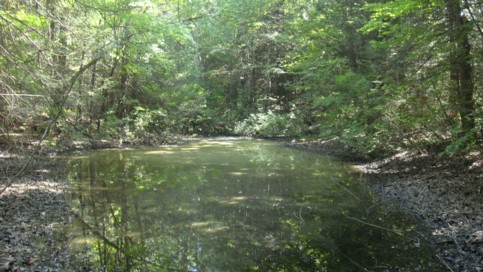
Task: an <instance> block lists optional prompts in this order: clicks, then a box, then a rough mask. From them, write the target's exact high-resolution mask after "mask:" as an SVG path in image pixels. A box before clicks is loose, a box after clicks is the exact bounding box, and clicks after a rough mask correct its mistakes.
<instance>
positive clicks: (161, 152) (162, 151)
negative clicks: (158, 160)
mask: <svg viewBox="0 0 483 272" xmlns="http://www.w3.org/2000/svg"><path fill="white" fill-rule="evenodd" d="M174 153H175V152H174V151H168V150H157V151H149V152H144V155H166V154H167V155H169V154H174Z"/></svg>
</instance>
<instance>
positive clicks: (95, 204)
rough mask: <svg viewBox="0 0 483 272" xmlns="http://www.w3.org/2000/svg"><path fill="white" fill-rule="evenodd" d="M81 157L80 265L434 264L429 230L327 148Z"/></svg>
mask: <svg viewBox="0 0 483 272" xmlns="http://www.w3.org/2000/svg"><path fill="white" fill-rule="evenodd" d="M88 155H89V156H88V159H82V160H76V159H72V160H71V161H70V166H71V170H70V173H71V180H72V184H73V185H72V187H73V190H72V199H73V206H75V207H76V221H77V222H78V224H76V229H75V230H73V233H74V234H73V235H74V236H75V237H73V239H72V251H73V252H77V253H78V256H83V258H81V260H80V261H79V263H77V264H76V266H77V267H80V266H82V267H85V268H86V269H92V270H96V271H363V270H365V269H367V270H373V271H387V270H397V269H411V270H412V271H414V270H420V271H424V270H428V269H437V268H438V264H437V262H436V261H434V260H433V259H432V257H431V250H430V248H429V246H428V243H427V242H426V241H425V240H424V238H422V237H424V230H422V229H421V228H420V227H418V226H417V225H416V224H415V222H413V221H411V220H410V219H409V218H408V217H407V216H404V215H402V214H400V213H398V212H395V211H394V210H392V209H387V207H386V209H382V208H381V207H380V206H378V205H375V204H376V203H375V201H376V199H374V197H373V196H372V195H371V194H370V193H369V192H368V191H367V189H366V188H365V185H364V183H363V182H360V180H357V181H353V178H352V175H351V174H350V169H349V167H348V166H345V165H343V164H340V163H337V162H335V161H332V160H330V159H329V158H326V157H323V156H319V155H315V154H310V153H306V152H301V151H296V150H291V149H285V148H282V147H279V146H277V145H276V144H275V143H271V142H265V141H247V140H232V141H199V142H195V143H193V144H191V145H188V146H180V147H161V148H156V149H135V150H110V151H98V152H92V153H89V154H88ZM80 262H82V263H80Z"/></svg>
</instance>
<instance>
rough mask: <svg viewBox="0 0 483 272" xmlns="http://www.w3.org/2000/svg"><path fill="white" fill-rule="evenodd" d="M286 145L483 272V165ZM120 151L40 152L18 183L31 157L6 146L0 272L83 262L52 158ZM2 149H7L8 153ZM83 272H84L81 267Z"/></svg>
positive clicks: (459, 264)
mask: <svg viewBox="0 0 483 272" xmlns="http://www.w3.org/2000/svg"><path fill="white" fill-rule="evenodd" d="M283 145H286V146H289V147H293V148H297V149H302V150H306V151H310V152H316V153H319V154H324V155H330V156H333V157H336V158H339V159H340V160H342V161H345V162H348V163H351V164H353V165H354V166H355V168H357V169H358V171H360V172H361V173H362V174H363V176H365V177H366V179H367V181H368V184H370V186H371V189H372V190H373V191H374V192H375V193H376V194H377V196H378V197H379V199H380V201H381V203H382V204H385V203H387V204H388V205H389V204H390V205H396V206H397V207H398V208H400V209H403V210H405V211H407V212H408V213H409V214H411V215H413V216H415V217H417V218H419V219H420V220H422V221H423V222H424V223H425V224H427V225H428V226H429V227H430V228H431V230H432V233H433V237H432V238H433V239H434V245H435V248H436V252H437V256H435V258H438V259H439V260H440V261H441V262H442V263H443V264H444V265H445V266H446V267H447V268H448V271H483V169H482V168H483V160H482V155H481V153H480V154H473V155H472V156H468V157H467V158H464V159H459V160H455V159H451V160H450V159H442V158H438V157H437V156H432V155H428V154H418V153H410V152H406V153H401V154H397V155H395V156H392V157H386V158H383V159H378V160H370V161H369V160H368V159H367V158H365V157H363V156H359V155H357V154H354V153H352V152H350V150H348V149H347V148H345V147H344V146H343V145H341V144H340V143H338V142H336V141H306V142H301V141H283ZM109 147H118V145H117V144H113V143H108V142H106V143H103V144H101V145H99V146H96V147H90V146H86V145H76V146H70V147H57V148H54V149H50V150H45V151H43V152H42V153H40V154H39V153H35V155H33V156H35V157H34V159H33V160H31V164H30V165H29V166H28V167H27V168H26V170H25V171H24V172H23V173H22V174H21V175H19V176H17V177H15V178H14V179H13V180H12V178H13V175H12V173H15V171H17V170H19V168H20V167H21V164H22V163H23V162H24V161H25V160H26V159H27V156H32V154H33V153H30V152H28V150H27V152H26V151H25V150H24V151H19V150H17V151H15V150H13V151H12V150H10V151H7V150H6V149H5V148H4V147H1V146H0V171H1V172H0V173H1V175H0V177H1V180H0V190H2V189H3V188H4V186H5V184H7V183H8V182H12V185H11V186H10V187H9V188H8V189H7V190H6V191H5V192H3V193H2V194H0V272H3V271H62V267H65V266H64V265H65V264H72V263H77V262H79V263H81V260H78V259H79V256H69V255H68V250H67V247H68V243H67V241H68V239H69V234H68V233H67V232H66V228H65V227H64V226H66V225H67V226H68V225H69V224H71V223H72V222H71V221H72V217H73V214H72V213H71V210H70V207H69V204H68V203H69V200H68V195H69V194H68V192H67V184H66V177H65V175H66V173H65V170H64V168H63V165H62V163H60V162H58V161H56V160H55V159H52V158H51V157H49V154H50V155H52V154H59V153H72V152H75V151H76V150H84V149H93V148H94V149H96V148H109ZM2 148H3V149H2ZM80 270H82V267H80Z"/></svg>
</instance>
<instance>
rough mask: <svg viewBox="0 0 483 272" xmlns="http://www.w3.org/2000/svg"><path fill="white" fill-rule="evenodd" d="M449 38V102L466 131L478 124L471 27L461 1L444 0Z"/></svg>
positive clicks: (464, 131)
mask: <svg viewBox="0 0 483 272" xmlns="http://www.w3.org/2000/svg"><path fill="white" fill-rule="evenodd" d="M444 2H445V6H446V10H447V20H448V33H449V39H450V46H451V47H450V48H451V52H450V60H449V64H450V80H451V87H450V88H451V89H450V101H449V102H450V104H451V105H452V106H453V107H454V108H456V109H457V110H458V112H459V114H460V117H461V127H462V130H463V133H466V132H469V131H470V130H471V129H472V128H474V126H475V119H474V116H473V112H474V99H473V92H474V83H473V75H472V73H473V71H472V67H471V45H470V42H469V38H468V37H469V34H470V31H471V26H470V24H469V23H468V20H467V18H466V17H465V16H464V15H462V8H461V2H460V0H445V1H444Z"/></svg>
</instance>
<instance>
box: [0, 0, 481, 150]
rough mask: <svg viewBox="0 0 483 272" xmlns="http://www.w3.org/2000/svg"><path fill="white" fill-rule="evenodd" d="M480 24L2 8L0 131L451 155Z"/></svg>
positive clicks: (73, 4) (469, 127) (406, 12)
mask: <svg viewBox="0 0 483 272" xmlns="http://www.w3.org/2000/svg"><path fill="white" fill-rule="evenodd" d="M482 20H483V5H482V4H481V2H480V1H474V0H464V1H460V0H424V1H416V0H411V1H407V0H404V1H403V0H393V1H380V0H356V1H348V0H344V1H334V0H330V1H317V0H303V1H287V0H265V1H256V0H241V1H240V0H225V1H214V0H176V1H175V0H146V1H144V0H141V1H134V0H103V1H100V0H39V1H18V0H5V1H2V2H1V3H0V120H1V121H2V122H1V125H0V130H1V131H0V133H2V134H5V135H10V134H11V133H12V132H24V133H26V132H29V133H33V134H38V135H46V136H47V137H49V139H52V141H73V140H76V139H79V138H87V139H90V140H95V139H104V138H109V139H112V138H116V139H119V140H120V141H130V142H133V141H139V142H143V143H149V142H151V141H154V140H156V139H158V140H159V139H163V138H166V137H169V135H175V134H187V135H193V134H197V135H217V134H225V135H226V134H236V135H250V136H264V137H279V136H283V137H309V136H310V137H324V138H325V137H327V138H331V137H337V138H339V139H340V140H341V141H343V142H344V143H347V144H348V145H350V146H351V147H353V148H354V149H355V150H357V151H360V152H363V153H367V154H371V153H376V152H381V151H392V150H397V149H401V148H421V149H428V150H429V149H436V150H438V152H441V151H445V152H446V154H449V155H454V154H458V153H460V152H465V151H468V150H470V149H472V148H474V147H475V146H478V145H481V138H482V123H483V120H482V116H483V107H482V105H483V100H482V97H483V96H482V91H481V90H482V85H483V76H482V69H483V66H482V63H483V61H482V60H483V44H482V41H483V31H482V28H483V21H482ZM44 132H46V133H44Z"/></svg>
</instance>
